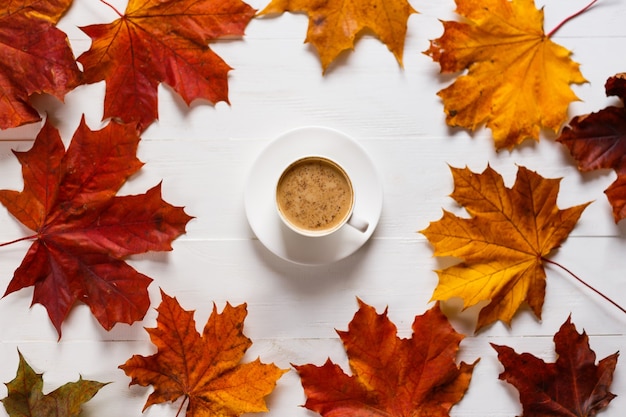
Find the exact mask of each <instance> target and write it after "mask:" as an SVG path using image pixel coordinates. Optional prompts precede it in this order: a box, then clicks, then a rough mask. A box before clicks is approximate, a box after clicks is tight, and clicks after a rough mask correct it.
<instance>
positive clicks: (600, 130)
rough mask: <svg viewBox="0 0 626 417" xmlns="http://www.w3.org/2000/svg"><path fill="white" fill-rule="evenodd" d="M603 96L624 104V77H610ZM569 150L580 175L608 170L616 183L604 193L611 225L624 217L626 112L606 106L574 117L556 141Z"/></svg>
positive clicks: (620, 108)
mask: <svg viewBox="0 0 626 417" xmlns="http://www.w3.org/2000/svg"><path fill="white" fill-rule="evenodd" d="M605 89H606V94H607V96H617V97H619V98H620V99H621V100H622V103H623V102H624V101H625V100H626V74H617V75H615V76H613V77H610V78H609V79H608V80H607V82H606V85H605ZM557 141H558V142H561V143H562V144H564V145H565V146H567V148H568V149H569V151H570V153H571V154H572V156H573V157H574V158H575V159H576V161H577V162H578V169H580V170H581V171H592V170H596V169H603V168H611V169H613V170H615V172H616V174H617V179H616V180H615V181H614V182H613V183H612V184H611V185H610V186H609V188H607V189H606V191H605V193H606V195H607V197H608V199H609V202H610V203H611V206H612V207H613V218H614V219H615V222H616V223H617V222H618V221H620V220H622V219H623V218H625V217H626V158H625V157H624V155H626V110H625V109H624V106H623V105H622V106H619V107H618V106H609V107H606V108H604V109H602V110H600V111H598V112H596V113H591V114H587V115H583V116H576V117H574V118H573V119H572V120H571V121H570V123H569V126H566V127H565V128H563V131H562V132H561V135H560V136H559V137H558V138H557Z"/></svg>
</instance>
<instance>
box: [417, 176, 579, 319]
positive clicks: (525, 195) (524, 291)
mask: <svg viewBox="0 0 626 417" xmlns="http://www.w3.org/2000/svg"><path fill="white" fill-rule="evenodd" d="M451 170H452V176H453V178H454V191H453V192H452V194H451V195H450V196H451V197H452V198H453V199H454V200H456V201H457V202H458V203H459V204H461V205H462V206H463V207H464V208H465V209H466V211H467V212H468V213H469V214H470V216H471V217H470V218H461V217H457V216H456V215H454V214H452V213H450V212H447V211H444V214H443V217H442V219H441V220H438V221H436V222H432V223H430V225H429V226H428V227H427V228H426V229H425V230H422V231H421V233H422V234H423V235H424V236H426V238H427V239H428V241H429V242H430V243H431V244H432V245H433V247H434V249H435V255H436V256H454V257H457V258H461V259H462V260H463V262H462V263H460V264H457V265H453V266H451V267H448V268H445V269H443V270H439V271H437V274H438V275H439V284H438V285H437V287H436V289H435V291H434V293H433V296H432V298H433V300H448V299H450V298H452V297H461V298H462V299H463V301H464V307H465V308H467V307H470V306H472V305H475V304H477V303H479V302H482V301H488V302H489V303H488V304H487V305H486V306H485V307H483V308H482V310H481V311H480V314H479V317H478V323H477V325H476V330H479V329H481V328H482V327H484V326H486V325H488V324H491V323H493V322H495V321H496V320H501V321H503V322H505V323H506V324H510V322H511V320H512V318H513V316H514V314H515V313H516V312H517V310H518V309H519V307H520V306H521V305H522V304H523V303H524V302H526V303H527V304H528V305H529V306H530V308H531V309H532V311H533V312H534V314H535V315H536V316H537V317H538V318H541V308H542V306H543V300H544V295H545V278H546V274H545V271H544V269H543V262H544V259H545V257H547V256H548V254H549V253H550V252H551V251H552V250H553V249H555V248H557V247H558V246H559V245H560V244H561V243H562V242H563V241H564V240H565V239H566V238H567V236H568V235H569V233H570V232H571V230H572V229H573V228H574V226H575V225H576V223H577V222H578V219H579V218H580V215H581V214H582V212H583V210H584V209H585V207H587V205H588V204H589V203H585V204H581V205H578V206H574V207H570V208H567V209H564V210H560V209H559V208H558V207H557V206H556V199H557V194H558V190H559V182H560V179H546V178H543V177H541V176H540V175H539V174H537V173H535V172H533V171H530V170H528V169H526V168H524V167H519V169H518V172H517V178H516V181H515V184H514V185H513V187H512V188H507V187H506V186H505V185H504V181H503V179H502V177H501V176H500V174H498V173H497V172H496V171H494V170H493V169H492V168H491V167H489V166H488V167H487V169H485V171H484V172H483V173H482V174H476V173H473V172H471V171H470V170H469V169H467V168H465V169H459V168H451Z"/></svg>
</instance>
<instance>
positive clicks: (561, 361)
mask: <svg viewBox="0 0 626 417" xmlns="http://www.w3.org/2000/svg"><path fill="white" fill-rule="evenodd" d="M554 344H555V350H556V353H557V355H558V357H557V359H556V362H554V363H545V362H544V361H543V360H542V359H540V358H537V357H535V356H533V355H531V354H530V353H522V354H521V355H520V354H517V353H515V351H514V350H513V349H511V348H510V347H508V346H498V345H495V344H492V346H493V348H494V349H495V350H496V351H497V352H498V359H499V360H500V362H501V363H502V365H503V366H504V372H502V373H501V374H500V379H502V380H504V381H507V382H508V383H510V384H512V385H513V386H515V388H517V390H518V391H519V395H520V401H521V403H522V405H523V408H524V414H523V415H522V417H543V416H554V417H559V416H562V417H573V416H577V417H593V416H595V415H596V414H597V413H598V412H599V411H600V410H602V409H604V408H605V407H606V406H607V405H608V404H609V402H610V401H611V400H612V399H613V398H615V395H614V394H612V393H611V392H610V391H609V388H610V385H611V382H612V380H613V371H614V370H615V365H616V364H617V357H618V354H617V353H614V354H613V355H610V356H607V357H606V358H604V359H602V360H601V361H600V362H599V363H598V364H597V365H596V363H595V362H596V355H595V353H594V352H593V351H592V350H591V348H590V347H589V338H588V337H587V335H586V334H585V332H584V331H583V333H582V334H579V333H578V332H576V328H575V326H574V325H573V324H572V323H571V321H570V319H569V318H568V319H567V321H566V322H565V323H564V324H563V325H562V326H561V328H560V329H559V331H558V332H557V333H556V334H555V335H554Z"/></svg>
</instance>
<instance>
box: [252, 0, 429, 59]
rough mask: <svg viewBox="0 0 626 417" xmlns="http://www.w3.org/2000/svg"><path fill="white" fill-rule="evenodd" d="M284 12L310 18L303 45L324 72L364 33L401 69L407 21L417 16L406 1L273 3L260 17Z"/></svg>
mask: <svg viewBox="0 0 626 417" xmlns="http://www.w3.org/2000/svg"><path fill="white" fill-rule="evenodd" d="M283 12H294V13H306V14H307V15H308V16H309V27H308V30H307V36H306V39H305V42H310V43H311V44H313V46H315V48H316V49H317V51H318V53H319V55H320V59H321V61H322V69H323V71H326V69H327V67H328V66H329V65H330V64H331V63H332V62H333V61H334V60H335V58H337V56H339V54H340V53H341V52H343V51H345V50H348V49H354V43H355V40H356V38H357V36H358V35H359V34H361V33H362V32H363V31H365V30H370V31H372V32H374V33H375V34H376V36H378V38H379V39H380V40H381V41H382V42H383V43H384V44H385V45H387V48H389V50H390V51H391V52H392V53H393V54H394V55H395V57H396V59H397V60H398V63H399V64H400V65H402V53H403V51H404V39H405V37H406V31H407V21H408V19H409V16H410V15H411V14H412V13H417V12H416V11H415V10H414V9H413V7H411V5H410V4H409V3H408V1H407V0H344V1H334V0H272V2H271V3H270V4H269V5H268V6H267V7H266V8H265V9H263V10H262V11H261V12H260V13H259V15H268V14H276V13H283Z"/></svg>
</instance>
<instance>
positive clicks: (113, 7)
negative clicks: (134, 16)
mask: <svg viewBox="0 0 626 417" xmlns="http://www.w3.org/2000/svg"><path fill="white" fill-rule="evenodd" d="M100 2H101V3H104V4H106V5H107V6H109V7H110V8H111V9H113V10H114V11H115V13H117V15H118V16H119V17H124V15H122V14H121V13H120V11H119V10H117V9H116V8H115V6H113V5H112V4H111V3H109V2H108V1H106V0H100Z"/></svg>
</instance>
